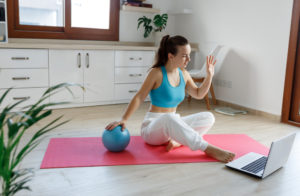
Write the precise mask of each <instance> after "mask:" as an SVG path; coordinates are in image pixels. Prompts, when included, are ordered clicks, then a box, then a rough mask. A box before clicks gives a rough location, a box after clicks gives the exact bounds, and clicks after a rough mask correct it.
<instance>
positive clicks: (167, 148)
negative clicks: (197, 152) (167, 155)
mask: <svg viewBox="0 0 300 196" xmlns="http://www.w3.org/2000/svg"><path fill="white" fill-rule="evenodd" d="M180 146H181V144H179V143H178V142H175V141H174V140H170V141H169V143H168V145H167V147H166V150H167V152H169V151H170V150H172V149H173V148H178V147H180Z"/></svg>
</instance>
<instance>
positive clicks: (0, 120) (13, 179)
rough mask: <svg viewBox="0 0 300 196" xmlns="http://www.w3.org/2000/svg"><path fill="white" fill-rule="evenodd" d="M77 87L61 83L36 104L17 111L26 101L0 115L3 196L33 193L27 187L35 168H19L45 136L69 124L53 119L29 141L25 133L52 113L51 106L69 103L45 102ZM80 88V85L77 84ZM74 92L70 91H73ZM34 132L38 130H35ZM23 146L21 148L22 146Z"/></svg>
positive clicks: (12, 105) (50, 89)
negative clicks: (21, 192)
mask: <svg viewBox="0 0 300 196" xmlns="http://www.w3.org/2000/svg"><path fill="white" fill-rule="evenodd" d="M73 85H74V84H68V83H62V84H58V85H56V86H53V87H50V88H49V89H47V90H46V92H45V93H44V94H43V95H42V96H41V98H40V99H39V100H38V101H37V102H36V103H35V104H33V105H29V106H25V107H23V108H21V109H20V110H18V111H17V110H16V108H18V106H20V104H21V103H23V102H24V101H26V100H25V99H24V100H20V101H18V102H16V103H14V104H11V105H7V106H6V107H4V109H3V110H2V111H1V112H0V182H1V184H2V193H1V195H3V196H11V195H14V194H15V193H17V192H18V191H21V190H24V189H26V190H30V188H29V186H27V185H26V183H27V182H28V181H30V180H31V179H32V177H33V170H32V169H19V168H18V166H19V164H20V163H21V161H22V160H23V159H24V157H25V156H26V155H27V154H28V153H30V152H31V151H32V150H33V149H34V148H35V147H37V145H38V144H39V143H40V142H41V141H42V139H43V138H44V137H43V136H45V134H46V133H48V132H49V131H51V130H53V129H55V128H57V127H59V126H61V125H63V124H65V123H66V122H68V121H63V122H59V121H60V120H61V118H62V117H63V116H59V117H58V118H56V119H54V120H52V121H51V122H50V123H48V124H46V125H44V126H42V128H36V129H37V130H36V131H35V132H34V134H33V136H32V137H31V138H30V139H29V141H24V142H23V141H22V139H23V136H24V133H25V132H26V131H27V130H28V129H29V128H32V126H33V125H35V124H36V123H38V122H40V121H41V120H42V119H45V118H46V117H49V116H50V115H51V114H52V110H51V109H46V108H48V107H49V106H55V105H60V104H65V103H67V102H55V103H51V102H50V103H46V102H45V101H46V100H47V99H48V98H49V97H50V96H52V95H53V94H55V93H57V92H59V91H60V90H62V89H64V88H66V89H67V90H69V91H70V89H69V86H73ZM77 86H78V85H77ZM10 91H11V89H8V90H6V91H5V92H4V94H3V95H2V96H1V98H0V105H1V104H2V102H3V100H4V99H5V97H6V96H7V94H8V93H9V92H10ZM70 92H71V91H70ZM33 129H35V127H34V128H33ZM21 141H22V143H24V145H23V146H22V147H21V146H20V143H21Z"/></svg>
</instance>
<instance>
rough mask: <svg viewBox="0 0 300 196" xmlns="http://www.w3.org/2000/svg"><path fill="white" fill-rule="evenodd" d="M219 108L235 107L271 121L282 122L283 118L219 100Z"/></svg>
mask: <svg viewBox="0 0 300 196" xmlns="http://www.w3.org/2000/svg"><path fill="white" fill-rule="evenodd" d="M210 103H212V101H211V100H210ZM217 106H228V107H233V108H235V109H240V110H246V111H248V113H249V114H253V115H256V116H263V117H266V118H268V119H270V120H273V121H277V122H281V116H279V115H275V114H270V113H268V112H263V111H260V110H255V109H252V108H247V107H244V106H240V105H237V104H234V103H230V102H226V101H223V100H218V99H217Z"/></svg>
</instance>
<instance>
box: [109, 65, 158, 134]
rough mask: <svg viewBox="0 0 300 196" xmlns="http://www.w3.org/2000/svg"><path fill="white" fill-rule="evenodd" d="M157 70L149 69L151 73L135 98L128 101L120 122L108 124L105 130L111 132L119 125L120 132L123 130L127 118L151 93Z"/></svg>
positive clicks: (156, 77)
mask: <svg viewBox="0 0 300 196" xmlns="http://www.w3.org/2000/svg"><path fill="white" fill-rule="evenodd" d="M157 73H158V69H151V71H150V72H149V73H148V75H147V77H146V79H145V81H144V83H143V85H142V87H141V88H140V90H139V91H138V92H137V93H136V94H135V96H134V97H133V98H132V100H131V101H130V103H129V105H128V107H127V109H126V111H125V113H124V114H123V116H122V119H121V120H120V121H115V122H112V123H110V124H108V125H107V126H106V127H105V129H107V130H112V129H113V128H115V127H116V126H119V125H121V126H122V130H123V129H124V128H125V123H126V122H127V120H128V119H129V117H130V116H131V115H132V114H133V113H134V112H135V111H136V110H137V109H138V108H139V106H140V105H141V103H142V102H144V100H145V99H146V97H147V95H148V94H149V92H150V91H151V89H152V88H153V87H154V85H155V83H156V81H157V79H158V76H159V74H157Z"/></svg>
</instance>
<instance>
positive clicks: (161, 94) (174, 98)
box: [149, 66, 185, 108]
mask: <svg viewBox="0 0 300 196" xmlns="http://www.w3.org/2000/svg"><path fill="white" fill-rule="evenodd" d="M161 71H162V74H163V78H162V82H161V85H160V86H159V87H158V88H156V89H152V90H151V91H150V94H149V95H150V100H151V103H152V105H155V106H158V107H163V108H174V107H177V106H178V104H179V103H180V102H182V101H183V99H184V97H185V82H184V78H183V75H182V71H181V70H180V69H179V68H178V71H179V76H180V83H179V85H178V86H176V87H174V86H172V85H171V84H170V83H169V80H168V76H167V71H166V68H165V66H161Z"/></svg>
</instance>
